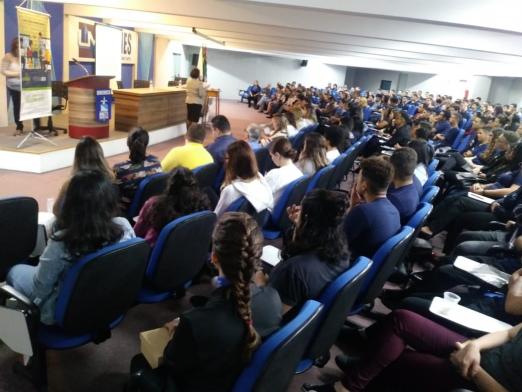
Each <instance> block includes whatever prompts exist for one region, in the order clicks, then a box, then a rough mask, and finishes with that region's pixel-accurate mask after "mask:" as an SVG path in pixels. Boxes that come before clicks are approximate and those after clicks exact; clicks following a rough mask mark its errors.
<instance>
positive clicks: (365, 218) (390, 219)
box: [344, 157, 401, 259]
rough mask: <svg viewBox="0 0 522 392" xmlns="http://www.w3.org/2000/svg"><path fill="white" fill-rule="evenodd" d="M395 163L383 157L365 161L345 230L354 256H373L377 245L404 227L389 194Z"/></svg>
mask: <svg viewBox="0 0 522 392" xmlns="http://www.w3.org/2000/svg"><path fill="white" fill-rule="evenodd" d="M392 177H393V167H392V165H391V164H390V162H389V161H387V160H385V159H384V158H383V157H370V158H367V159H365V160H363V161H362V162H361V170H360V172H359V176H358V177H357V182H356V184H355V187H354V189H353V190H352V194H351V200H350V209H349V212H348V214H346V216H345V218H344V232H345V234H346V239H347V240H348V247H349V249H350V253H351V258H352V259H355V258H357V257H359V256H366V257H373V255H374V253H375V252H376V251H377V249H378V248H379V247H380V246H381V245H382V244H383V243H384V242H385V241H386V240H387V239H389V238H390V237H391V236H393V235H394V234H396V233H397V232H398V231H399V230H400V228H401V220H400V215H399V211H397V208H396V207H395V206H394V205H393V204H392V203H391V202H390V200H388V199H387V197H386V192H387V190H388V186H389V185H390V183H391V181H392Z"/></svg>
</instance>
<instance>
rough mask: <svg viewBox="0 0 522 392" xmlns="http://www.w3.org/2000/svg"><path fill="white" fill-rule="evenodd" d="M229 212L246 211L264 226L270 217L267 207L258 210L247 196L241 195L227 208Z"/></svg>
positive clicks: (260, 225)
mask: <svg viewBox="0 0 522 392" xmlns="http://www.w3.org/2000/svg"><path fill="white" fill-rule="evenodd" d="M227 212H244V213H247V214H248V215H250V216H251V217H252V218H254V219H255V220H256V222H257V224H258V225H259V227H263V226H265V225H266V223H267V222H268V220H269V219H270V211H269V210H267V209H265V210H263V211H259V212H258V211H257V210H256V209H255V208H254V206H253V205H252V204H251V203H250V202H249V201H248V200H247V198H246V197H244V196H241V197H240V198H238V199H236V200H234V201H233V202H232V203H231V204H230V205H229V206H228V208H227Z"/></svg>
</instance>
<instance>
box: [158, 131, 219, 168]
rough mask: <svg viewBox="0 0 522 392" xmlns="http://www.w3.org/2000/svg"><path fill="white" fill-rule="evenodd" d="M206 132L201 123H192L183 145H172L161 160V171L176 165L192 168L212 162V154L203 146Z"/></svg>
mask: <svg viewBox="0 0 522 392" xmlns="http://www.w3.org/2000/svg"><path fill="white" fill-rule="evenodd" d="M206 133H207V131H206V128H205V126H204V125H203V124H192V125H191V126H190V127H189V129H188V131H187V134H186V135H185V145H184V146H181V147H174V148H173V149H172V150H170V151H169V152H168V154H167V155H166V156H165V158H163V160H162V161H161V167H162V168H163V171H164V172H169V171H171V170H172V169H174V168H175V167H178V166H183V167H186V168H187V169H190V170H192V169H195V168H196V167H198V166H203V165H206V164H208V163H212V162H214V159H213V158H212V155H210V153H209V152H208V151H207V150H206V149H205V147H203V140H205V135H206Z"/></svg>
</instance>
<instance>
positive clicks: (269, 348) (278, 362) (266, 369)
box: [232, 300, 323, 392]
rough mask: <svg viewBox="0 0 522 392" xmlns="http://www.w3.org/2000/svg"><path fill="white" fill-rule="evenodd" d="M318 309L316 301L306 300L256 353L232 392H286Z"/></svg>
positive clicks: (319, 310)
mask: <svg viewBox="0 0 522 392" xmlns="http://www.w3.org/2000/svg"><path fill="white" fill-rule="evenodd" d="M322 308H323V305H322V304H321V303H319V302H317V301H313V300H310V301H306V302H305V304H304V305H303V306H302V308H301V310H300V311H299V314H298V315H297V316H296V317H295V318H294V319H293V320H291V321H290V322H289V323H287V324H285V325H284V326H283V327H282V328H281V329H280V330H278V331H277V332H275V333H274V334H272V335H271V336H270V337H269V338H268V339H266V340H265V341H264V342H263V343H262V344H261V346H260V347H259V348H258V349H257V350H256V352H255V353H254V354H253V356H252V359H251V360H250V363H249V364H248V365H247V366H246V368H245V369H244V370H243V372H242V373H241V375H240V376H239V378H238V379H237V381H236V384H235V385H234V388H232V392H253V391H256V392H257V391H259V392H261V391H274V392H283V391H286V390H288V386H289V385H290V382H291V381H292V377H293V376H294V370H295V369H296V367H297V364H298V363H299V360H300V359H301V358H302V356H303V353H304V351H305V349H306V347H307V346H308V344H309V342H310V339H311V338H312V336H313V335H314V333H315V331H316V330H317V326H318V324H319V320H320V317H321V310H322Z"/></svg>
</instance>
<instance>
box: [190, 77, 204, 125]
mask: <svg viewBox="0 0 522 392" xmlns="http://www.w3.org/2000/svg"><path fill="white" fill-rule="evenodd" d="M186 90H187V98H186V100H185V103H186V104H187V129H189V128H190V125H191V124H192V123H197V122H198V121H199V117H200V116H201V109H202V108H203V102H204V101H205V94H206V89H205V87H204V86H203V82H202V81H201V80H199V69H198V68H194V69H193V70H192V71H190V78H189V80H187V85H186Z"/></svg>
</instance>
